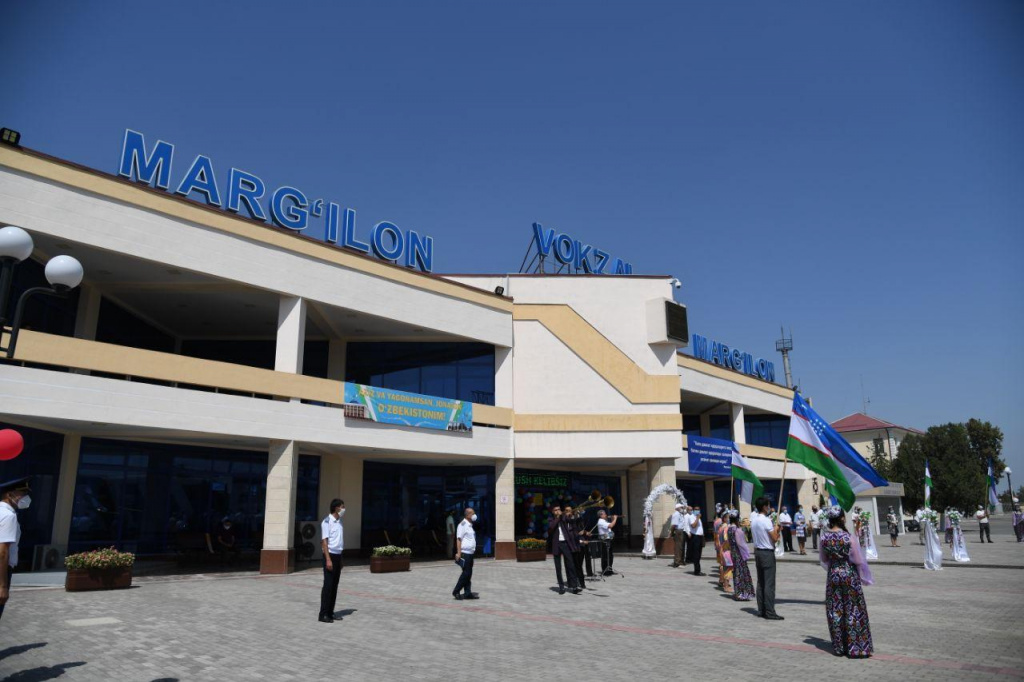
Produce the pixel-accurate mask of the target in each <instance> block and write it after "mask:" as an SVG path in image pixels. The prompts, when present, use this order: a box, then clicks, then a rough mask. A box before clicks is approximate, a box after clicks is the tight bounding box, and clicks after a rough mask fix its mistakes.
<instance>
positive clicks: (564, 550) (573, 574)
mask: <svg viewBox="0 0 1024 682" xmlns="http://www.w3.org/2000/svg"><path fill="white" fill-rule="evenodd" d="M577 554H579V552H571V551H569V543H568V542H566V541H565V540H562V541H561V542H559V541H558V540H555V552H554V559H555V577H556V578H558V587H559V588H563V587H565V581H564V580H562V564H563V563H565V576H566V578H568V579H569V589H570V590H575V589H576V588H577V587H579V586H580V582H579V578H577V576H578V575H579V573H578V571H577V566H576V559H577V557H576V555H577Z"/></svg>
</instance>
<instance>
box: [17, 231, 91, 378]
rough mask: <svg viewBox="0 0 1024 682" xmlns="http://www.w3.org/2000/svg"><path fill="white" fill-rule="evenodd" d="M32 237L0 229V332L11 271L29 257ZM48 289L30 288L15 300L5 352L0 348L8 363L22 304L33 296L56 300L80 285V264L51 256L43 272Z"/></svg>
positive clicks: (81, 273) (81, 270) (23, 310)
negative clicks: (54, 297)
mask: <svg viewBox="0 0 1024 682" xmlns="http://www.w3.org/2000/svg"><path fill="white" fill-rule="evenodd" d="M32 248H33V244H32V236H31V235H30V234H29V233H28V232H26V231H25V230H23V229H21V228H20V227H15V226H13V225H8V226H7V227H4V228H2V229H0V329H2V328H3V326H4V325H6V323H7V317H6V315H7V304H8V299H9V298H10V293H11V283H12V281H13V279H14V268H15V267H17V265H18V264H19V263H21V262H22V261H24V260H25V259H26V258H28V257H29V256H31V255H32ZM43 274H44V275H45V276H46V281H47V282H49V283H50V286H48V287H32V288H30V289H26V290H25V291H24V292H23V293H22V294H21V296H20V297H19V298H18V304H17V305H16V306H15V307H14V321H13V322H12V323H11V340H10V342H9V343H8V344H7V348H0V350H2V351H4V353H5V354H6V355H7V357H8V359H9V358H13V357H14V349H15V346H17V344H18V334H19V332H20V331H21V318H22V316H23V315H24V313H25V304H26V303H27V302H28V300H29V299H30V298H32V297H33V296H57V297H60V298H64V297H66V296H67V295H68V293H69V292H70V291H71V290H72V289H74V288H75V287H77V286H78V285H79V284H81V283H82V277H84V276H85V271H84V270H83V269H82V264H81V263H79V262H78V260H77V259H75V258H72V257H71V256H54V257H53V258H51V259H50V261H49V262H48V263H47V264H46V268H45V269H44V270H43Z"/></svg>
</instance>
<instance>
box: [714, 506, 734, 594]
mask: <svg viewBox="0 0 1024 682" xmlns="http://www.w3.org/2000/svg"><path fill="white" fill-rule="evenodd" d="M731 527H732V526H730V525H729V513H728V512H722V515H721V523H720V524H718V533H717V537H716V541H717V542H718V547H719V552H718V554H719V556H720V557H721V563H720V564H719V566H718V584H719V585H721V587H722V589H723V590H725V591H726V592H727V593H729V594H732V551H731V548H730V546H729V529H730V528H731Z"/></svg>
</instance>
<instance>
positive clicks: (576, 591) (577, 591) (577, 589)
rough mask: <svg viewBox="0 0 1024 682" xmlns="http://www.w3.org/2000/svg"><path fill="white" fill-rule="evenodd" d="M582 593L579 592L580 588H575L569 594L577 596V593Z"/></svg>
mask: <svg viewBox="0 0 1024 682" xmlns="http://www.w3.org/2000/svg"><path fill="white" fill-rule="evenodd" d="M582 591H583V590H581V589H580V588H578V587H577V588H576V589H574V590H570V592H572V593H573V594H579V593H580V592H582Z"/></svg>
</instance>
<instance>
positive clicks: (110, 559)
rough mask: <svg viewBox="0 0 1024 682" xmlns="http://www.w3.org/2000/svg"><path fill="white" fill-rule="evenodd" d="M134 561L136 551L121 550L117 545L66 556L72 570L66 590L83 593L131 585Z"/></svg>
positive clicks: (69, 572) (65, 562) (67, 563)
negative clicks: (116, 547) (117, 548)
mask: <svg viewBox="0 0 1024 682" xmlns="http://www.w3.org/2000/svg"><path fill="white" fill-rule="evenodd" d="M134 563H135V555H134V554H132V553H131V552H119V551H117V550H116V549H115V548H113V547H109V548H107V549H94V550H92V551H91V552H81V553H79V554H71V555H69V556H67V557H65V558H64V566H65V567H66V568H67V569H68V575H67V578H65V580H64V589H65V590H67V591H68V592H81V591H83V590H118V589H124V588H126V587H131V586H132V565H133V564H134Z"/></svg>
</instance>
